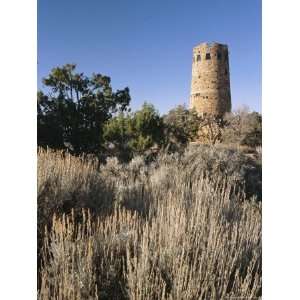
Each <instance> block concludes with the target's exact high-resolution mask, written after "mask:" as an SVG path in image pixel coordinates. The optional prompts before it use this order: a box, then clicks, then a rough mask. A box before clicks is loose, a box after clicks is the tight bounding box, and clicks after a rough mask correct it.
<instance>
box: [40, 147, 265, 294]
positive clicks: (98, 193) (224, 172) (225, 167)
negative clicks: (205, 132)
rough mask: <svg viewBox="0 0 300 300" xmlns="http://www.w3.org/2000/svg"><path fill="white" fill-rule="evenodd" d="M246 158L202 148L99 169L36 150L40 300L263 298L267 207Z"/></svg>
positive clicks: (66, 156) (111, 162)
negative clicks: (263, 235) (253, 187)
mask: <svg viewBox="0 0 300 300" xmlns="http://www.w3.org/2000/svg"><path fill="white" fill-rule="evenodd" d="M229 158H230V159H229ZM247 159H248V158H246V157H244V156H243V154H241V153H236V152H235V151H233V150H228V149H216V148H215V147H198V148H197V149H191V148H190V149H189V150H188V151H186V153H185V154H184V155H182V156H180V155H179V154H173V155H167V154H161V155H160V156H159V157H158V158H157V160H155V161H154V162H152V163H148V164H146V163H145V162H144V159H143V157H136V158H134V159H133V160H132V161H131V162H130V163H129V164H121V163H119V162H118V160H117V159H114V158H112V159H110V160H108V162H107V164H106V165H100V166H99V165H98V163H97V162H96V161H93V160H89V159H84V158H75V157H72V156H71V155H69V154H67V153H63V152H54V151H51V150H39V153H38V220H39V224H38V230H39V231H38V239H39V248H38V260H39V270H38V298H39V299H134V300H140V299H149V300H150V299H169V300H170V299H172V300H175V299H234V298H243V299H256V298H259V297H260V295H261V202H259V201H258V197H257V195H256V194H255V193H253V192H252V191H251V192H246V191H245V186H247V182H246V181H247V180H248V178H247V176H246V175H245V174H247V164H248V165H249V166H250V165H251V164H250V162H249V161H247ZM245 160H246V161H247V163H246V164H245ZM226 162H227V163H226ZM243 165H244V166H246V167H242V166H243ZM250 169H251V170H253V164H252V165H251V167H249V170H250ZM258 172H259V171H258ZM258 177H259V176H258ZM251 184H252V183H251Z"/></svg>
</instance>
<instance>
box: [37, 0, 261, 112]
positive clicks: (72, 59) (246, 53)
mask: <svg viewBox="0 0 300 300" xmlns="http://www.w3.org/2000/svg"><path fill="white" fill-rule="evenodd" d="M203 41H216V42H220V43H225V44H228V46H229V55H230V74H231V76H230V79H231V94H232V104H233V108H236V107H238V106H240V105H243V104H244V105H247V106H249V107H250V109H252V110H256V111H261V1H260V0H205V1H203V0H186V1H183V0H107V1H103V0H85V1H84V0H72V1H71V0H48V1H46V0H38V87H39V88H42V84H41V78H42V77H45V76H46V75H47V74H48V73H49V72H50V70H51V69H52V68H53V67H55V66H59V65H62V64H65V63H76V64H77V68H78V70H79V71H81V72H84V73H86V75H90V74H91V73H93V72H97V73H101V74H105V75H108V76H110V77H111V79H112V87H113V89H122V88H124V87H126V86H128V87H129V88H130V94H131V97H132V102H131V106H132V107H133V109H137V108H140V106H141V105H142V103H143V102H144V101H148V102H150V103H153V104H154V105H155V107H156V108H157V109H158V110H159V111H160V113H166V112H167V111H168V110H170V109H171V108H173V107H175V106H176V105H178V104H184V103H186V104H187V105H188V102H189V93H190V83H191V67H192V48H193V47H194V46H195V45H197V44H199V43H200V42H203Z"/></svg>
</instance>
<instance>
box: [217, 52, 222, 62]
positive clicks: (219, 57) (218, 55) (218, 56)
mask: <svg viewBox="0 0 300 300" xmlns="http://www.w3.org/2000/svg"><path fill="white" fill-rule="evenodd" d="M217 58H218V60H221V58H222V55H221V52H219V51H218V52H217Z"/></svg>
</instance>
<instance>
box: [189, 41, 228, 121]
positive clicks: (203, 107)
mask: <svg viewBox="0 0 300 300" xmlns="http://www.w3.org/2000/svg"><path fill="white" fill-rule="evenodd" d="M190 108H195V109H196V111H197V113H198V114H199V115H214V116H219V117H221V116H223V115H224V114H225V113H226V112H230V111H231V94H230V77H229V58H228V47H227V45H223V44H219V43H201V44H200V45H198V46H196V47H194V49H193V64H192V83H191V97H190Z"/></svg>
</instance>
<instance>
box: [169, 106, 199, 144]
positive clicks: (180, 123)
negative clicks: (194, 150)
mask: <svg viewBox="0 0 300 300" xmlns="http://www.w3.org/2000/svg"><path fill="white" fill-rule="evenodd" d="M199 123H200V117H199V116H198V115H197V113H196V111H195V110H189V109H187V108H186V107H184V106H182V105H179V106H177V107H176V108H174V109H172V110H170V111H169V112H168V114H167V115H165V116H164V124H165V135H166V138H167V143H168V144H169V149H170V150H179V149H180V148H182V147H183V146H186V145H187V143H188V142H189V141H192V140H194V139H195V138H196V136H197V133H198V130H199Z"/></svg>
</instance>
